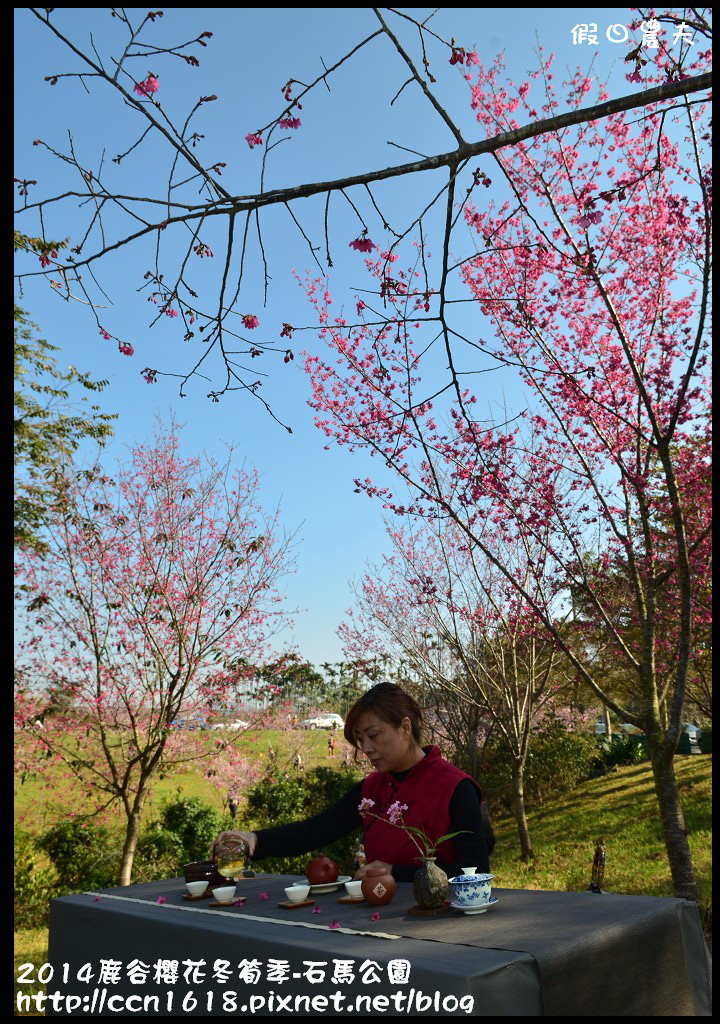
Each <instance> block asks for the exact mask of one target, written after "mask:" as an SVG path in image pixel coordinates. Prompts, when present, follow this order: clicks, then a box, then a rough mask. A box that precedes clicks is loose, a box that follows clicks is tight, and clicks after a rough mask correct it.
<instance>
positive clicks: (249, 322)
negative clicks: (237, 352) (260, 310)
mask: <svg viewBox="0 0 720 1024" xmlns="http://www.w3.org/2000/svg"><path fill="white" fill-rule="evenodd" d="M242 322H243V324H244V325H245V326H246V327H247V329H248V330H249V331H253V330H254V329H255V328H256V327H259V326H260V321H259V320H258V318H257V317H256V316H255V314H254V313H245V314H244V315H243V317H242Z"/></svg>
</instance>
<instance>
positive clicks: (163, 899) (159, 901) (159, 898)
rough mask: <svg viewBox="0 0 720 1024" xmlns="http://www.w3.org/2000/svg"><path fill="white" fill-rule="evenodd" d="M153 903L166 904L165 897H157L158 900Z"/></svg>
mask: <svg viewBox="0 0 720 1024" xmlns="http://www.w3.org/2000/svg"><path fill="white" fill-rule="evenodd" d="M155 902H156V903H167V897H165V896H158V898H157V899H156V900H155Z"/></svg>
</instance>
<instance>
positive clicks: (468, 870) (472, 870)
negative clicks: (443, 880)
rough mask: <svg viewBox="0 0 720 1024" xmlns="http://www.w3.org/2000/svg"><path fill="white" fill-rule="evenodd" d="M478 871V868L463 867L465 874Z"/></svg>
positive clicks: (472, 873)
mask: <svg viewBox="0 0 720 1024" xmlns="http://www.w3.org/2000/svg"><path fill="white" fill-rule="evenodd" d="M476 871H477V868H463V869H462V873H463V874H464V875H474V874H475V872H476Z"/></svg>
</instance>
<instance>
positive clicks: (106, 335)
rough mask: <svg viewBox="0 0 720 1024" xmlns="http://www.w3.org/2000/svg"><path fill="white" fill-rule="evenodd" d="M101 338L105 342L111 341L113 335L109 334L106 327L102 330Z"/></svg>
mask: <svg viewBox="0 0 720 1024" xmlns="http://www.w3.org/2000/svg"><path fill="white" fill-rule="evenodd" d="M100 336H101V337H103V338H104V339H105V341H110V338H111V337H112V335H110V334H108V332H107V331H106V330H105V328H104V327H101V328H100Z"/></svg>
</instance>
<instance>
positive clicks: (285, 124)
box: [278, 117, 300, 128]
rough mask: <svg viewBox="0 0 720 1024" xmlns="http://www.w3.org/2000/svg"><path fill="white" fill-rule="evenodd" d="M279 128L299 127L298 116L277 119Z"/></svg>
mask: <svg viewBox="0 0 720 1024" xmlns="http://www.w3.org/2000/svg"><path fill="white" fill-rule="evenodd" d="M278 127H279V128H299V127H300V118H298V117H283V118H281V119H280V120H279V121H278Z"/></svg>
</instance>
